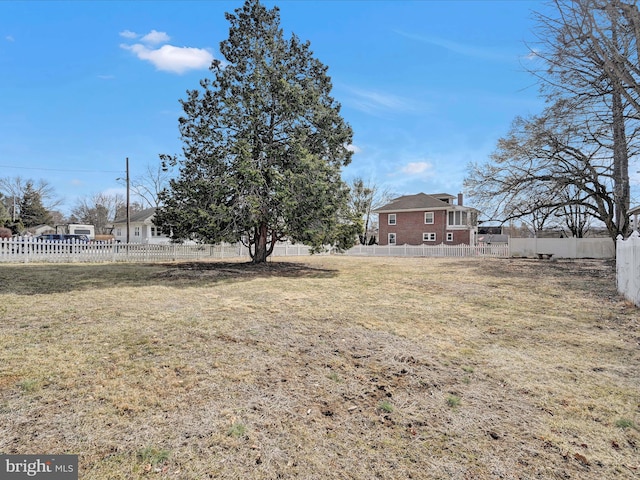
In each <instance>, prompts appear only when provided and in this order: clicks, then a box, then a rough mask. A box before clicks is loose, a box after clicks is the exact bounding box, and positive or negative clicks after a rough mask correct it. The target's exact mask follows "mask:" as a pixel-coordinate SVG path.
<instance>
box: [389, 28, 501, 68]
mask: <svg viewBox="0 0 640 480" xmlns="http://www.w3.org/2000/svg"><path fill="white" fill-rule="evenodd" d="M395 33H397V34H398V35H402V36H403V37H406V38H410V39H412V40H417V41H419V42H423V43H427V44H429V45H435V46H437V47H440V48H444V49H445V50H448V51H450V52H453V53H457V54H459V55H464V56H466V57H473V58H479V59H482V60H498V61H508V60H512V56H511V55H508V54H507V53H505V52H502V51H498V50H496V49H492V48H488V47H481V46H478V45H476V44H466V43H458V42H454V41H452V40H447V39H445V38H440V37H432V36H425V35H416V34H413V33H407V32H403V31H401V30H395Z"/></svg>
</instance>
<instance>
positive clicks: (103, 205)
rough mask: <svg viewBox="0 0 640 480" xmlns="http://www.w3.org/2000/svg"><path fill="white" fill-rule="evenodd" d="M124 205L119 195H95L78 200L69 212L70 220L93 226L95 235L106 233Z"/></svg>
mask: <svg viewBox="0 0 640 480" xmlns="http://www.w3.org/2000/svg"><path fill="white" fill-rule="evenodd" d="M124 204H125V200H124V198H123V196H122V195H121V194H114V195H108V194H105V193H97V194H95V195H93V196H91V197H83V198H80V199H78V201H77V202H76V205H75V207H74V208H73V210H72V212H71V215H72V217H71V219H72V221H74V222H77V223H85V224H89V225H93V226H94V227H95V230H96V233H97V234H104V233H108V232H107V225H108V224H109V223H111V222H113V221H114V220H115V218H116V215H117V214H118V212H120V211H121V209H122V208H124Z"/></svg>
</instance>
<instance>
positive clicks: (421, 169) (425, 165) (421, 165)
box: [400, 162, 433, 175]
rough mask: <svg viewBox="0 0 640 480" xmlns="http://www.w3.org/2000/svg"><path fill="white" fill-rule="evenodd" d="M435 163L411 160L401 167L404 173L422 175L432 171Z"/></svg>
mask: <svg viewBox="0 0 640 480" xmlns="http://www.w3.org/2000/svg"><path fill="white" fill-rule="evenodd" d="M432 168H433V165H432V164H431V163H429V162H409V163H407V164H406V165H405V166H404V167H402V168H401V169H400V171H401V172H402V173H407V174H409V175H420V174H423V173H431V172H430V170H431V169H432Z"/></svg>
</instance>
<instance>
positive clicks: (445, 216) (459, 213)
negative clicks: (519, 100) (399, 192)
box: [375, 193, 478, 245]
mask: <svg viewBox="0 0 640 480" xmlns="http://www.w3.org/2000/svg"><path fill="white" fill-rule="evenodd" d="M455 198H456V197H454V196H453V195H449V194H447V193H438V194H432V195H427V194H426V193H418V194H417V195H406V196H403V197H399V198H396V199H395V200H392V201H391V202H390V203H388V204H386V205H384V206H383V207H380V208H378V209H377V210H376V211H375V212H376V213H377V214H378V224H379V242H378V243H379V244H380V245H423V244H424V245H438V244H441V243H444V244H445V245H461V244H464V245H475V243H476V237H477V234H478V211H477V210H476V209H475V208H471V207H465V206H463V204H462V194H461V193H459V194H458V198H457V203H454V199H455Z"/></svg>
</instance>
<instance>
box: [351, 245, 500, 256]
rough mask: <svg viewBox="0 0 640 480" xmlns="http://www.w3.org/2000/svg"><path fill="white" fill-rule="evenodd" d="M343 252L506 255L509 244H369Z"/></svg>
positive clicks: (419, 254) (365, 253)
mask: <svg viewBox="0 0 640 480" xmlns="http://www.w3.org/2000/svg"><path fill="white" fill-rule="evenodd" d="M345 254H346V255H362V256H374V257H375V256H378V257H508V256H509V245H507V244H495V245H442V244H441V245H369V246H355V247H353V248H351V249H349V250H347V251H346V252H345Z"/></svg>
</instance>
